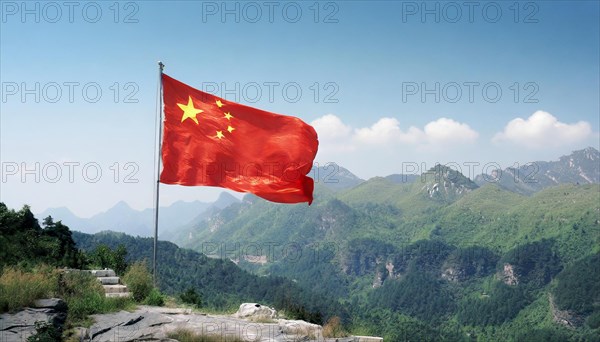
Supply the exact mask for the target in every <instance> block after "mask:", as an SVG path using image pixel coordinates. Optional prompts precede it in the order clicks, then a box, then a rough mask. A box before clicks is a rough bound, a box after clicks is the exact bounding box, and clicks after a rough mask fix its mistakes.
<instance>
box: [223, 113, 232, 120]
mask: <svg viewBox="0 0 600 342" xmlns="http://www.w3.org/2000/svg"><path fill="white" fill-rule="evenodd" d="M232 117H233V115H231V113H229V112H227V113H225V119H227V120H231V118H232Z"/></svg>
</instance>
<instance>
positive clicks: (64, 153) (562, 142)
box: [0, 1, 600, 216]
mask: <svg viewBox="0 0 600 342" xmlns="http://www.w3.org/2000/svg"><path fill="white" fill-rule="evenodd" d="M1 4H2V6H1V10H2V12H1V16H2V17H1V18H0V19H1V27H0V72H1V82H2V89H1V90H2V99H1V100H2V101H1V102H0V105H1V119H0V124H1V127H0V134H1V135H0V142H1V146H0V153H1V161H2V179H1V183H0V186H1V192H0V201H3V202H5V203H7V205H9V206H11V207H20V206H21V205H23V204H25V203H28V204H30V205H31V206H32V207H33V210H34V212H41V211H43V210H44V209H46V208H48V207H59V206H66V207H68V208H70V209H72V210H73V211H74V212H75V213H76V214H78V215H81V216H90V215H92V214H94V213H97V212H101V211H104V210H106V209H107V208H109V207H111V206H112V205H114V204H115V203H116V202H118V201H119V200H124V201H126V202H127V203H129V204H130V205H131V206H132V207H134V208H138V209H142V208H148V207H152V205H153V201H152V194H153V190H152V186H153V178H154V175H155V169H154V166H153V158H154V135H155V131H154V128H155V121H156V120H155V118H156V90H157V80H158V70H157V61H158V60H162V61H163V62H164V63H165V64H166V68H165V72H166V73H167V74H169V75H170V76H172V77H174V78H176V79H179V80H181V81H182V82H184V83H187V84H189V85H191V86H193V87H196V88H199V89H205V90H207V91H211V92H216V95H219V96H224V97H226V98H227V99H230V100H237V101H239V102H242V103H245V104H248V105H251V106H256V107H259V108H262V109H265V110H270V111H274V112H278V113H284V114H289V115H295V116H298V117H300V118H302V119H303V120H305V121H306V122H308V123H311V124H313V125H314V126H315V128H316V129H317V132H318V133H319V139H320V150H319V154H318V156H317V162H319V163H320V164H324V163H327V162H335V163H338V164H339V165H342V166H345V167H347V168H348V169H350V170H351V171H353V172H354V173H355V174H357V175H358V176H360V177H362V178H369V177H373V176H377V175H387V174H391V173H400V172H402V168H403V165H406V163H411V162H416V163H418V164H421V163H425V165H426V166H427V167H431V166H433V165H434V163H435V162H441V163H450V162H454V163H458V164H459V165H463V164H464V163H469V162H478V163H480V166H478V167H476V168H475V171H476V172H478V173H480V172H481V171H483V168H484V166H485V165H486V164H489V163H498V164H499V165H501V166H502V167H506V166H510V165H514V164H515V163H520V164H523V163H526V162H531V161H536V160H553V159H557V158H558V157H559V156H561V155H563V154H567V153H569V152H570V151H572V150H574V149H581V148H584V147H586V146H594V147H596V148H598V144H599V142H598V141H599V138H598V131H599V130H600V129H599V126H600V123H599V113H600V108H599V106H600V105H599V102H600V101H599V95H598V94H599V93H600V89H599V84H600V81H599V74H600V70H599V60H600V53H599V41H600V37H599V31H600V30H599V25H600V24H599V4H598V2H597V1H565V2H561V1H542V2H519V3H517V6H515V4H514V2H478V1H475V2H450V3H448V2H435V1H429V2H413V1H344V2H341V1H340V2H336V1H332V2H328V1H322V2H314V1H306V2H304V1H296V2H260V1H259V2H236V1H227V2H223V1H216V2H213V1H204V2H200V1H181V2H166V1H131V2H127V1H125V2H119V3H117V5H115V2H74V5H68V6H72V7H68V6H67V5H65V4H64V3H63V2H54V3H51V4H49V3H46V2H28V3H26V5H25V6H27V7H26V8H23V7H22V6H23V5H22V2H11V1H2V2H1ZM469 6H472V7H469ZM117 8H118V10H117ZM471 10H472V12H471V13H469V12H470V11H471ZM70 11H71V13H69V12H70ZM259 11H260V12H259ZM223 88H225V89H226V90H225V91H224V92H223ZM84 89H85V93H84V92H83V90H84ZM484 89H485V92H484ZM70 90H72V98H70V95H71V94H69V92H70ZM98 91H100V92H101V94H99V93H98ZM270 91H272V96H270V94H269V93H270ZM299 91H300V92H301V94H300V93H299ZM498 91H500V92H501V94H500V93H498ZM59 92H60V94H59ZM459 92H460V94H459ZM470 92H472V94H470ZM470 95H471V98H470ZM436 96H437V97H438V99H436ZM36 97H38V98H36ZM27 170H29V171H27ZM98 171H100V172H101V174H98ZM464 171H465V173H466V169H465V170H464ZM59 173H60V174H59ZM220 192H221V189H214V188H204V187H201V188H182V187H177V186H162V190H161V197H162V201H161V203H162V204H163V205H169V204H170V203H173V202H174V201H177V200H186V201H190V200H195V199H199V200H205V201H209V200H213V199H215V198H216V196H217V195H218V194H219V193H220Z"/></svg>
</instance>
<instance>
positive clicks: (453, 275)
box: [442, 267, 466, 283]
mask: <svg viewBox="0 0 600 342" xmlns="http://www.w3.org/2000/svg"><path fill="white" fill-rule="evenodd" d="M442 279H445V280H447V281H451V282H454V283H456V282H459V281H463V280H465V279H466V274H465V271H464V270H463V269H462V268H460V267H447V268H444V269H443V270H442Z"/></svg>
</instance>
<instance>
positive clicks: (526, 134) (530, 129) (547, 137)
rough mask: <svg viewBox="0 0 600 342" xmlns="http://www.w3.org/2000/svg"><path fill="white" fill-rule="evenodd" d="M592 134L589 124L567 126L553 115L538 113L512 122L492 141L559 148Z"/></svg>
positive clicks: (582, 122)
mask: <svg viewBox="0 0 600 342" xmlns="http://www.w3.org/2000/svg"><path fill="white" fill-rule="evenodd" d="M591 133H592V128H591V126H590V124H589V123H588V122H585V121H579V122H577V123H573V124H566V123H563V122H560V121H558V119H557V118H556V117H554V116H553V115H552V114H550V113H547V112H544V111H541V110H540V111H537V112H535V113H533V114H532V115H531V116H530V117H529V118H527V119H522V118H516V119H513V120H511V121H510V122H509V123H508V124H507V125H506V127H504V131H502V132H499V133H497V134H496V135H495V136H494V138H493V139H492V141H493V142H495V143H502V142H505V141H506V142H511V143H514V144H517V145H522V146H526V147H529V148H540V147H558V146H562V145H570V144H575V143H579V142H582V141H584V140H585V139H587V138H588V137H589V136H590V134H591Z"/></svg>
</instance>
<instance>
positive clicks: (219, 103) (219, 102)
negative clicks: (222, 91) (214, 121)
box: [217, 100, 224, 108]
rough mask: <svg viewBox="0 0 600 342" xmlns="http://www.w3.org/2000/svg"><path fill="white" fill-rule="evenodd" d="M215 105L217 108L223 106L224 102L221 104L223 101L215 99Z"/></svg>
mask: <svg viewBox="0 0 600 342" xmlns="http://www.w3.org/2000/svg"><path fill="white" fill-rule="evenodd" d="M217 106H219V108H221V107H223V106H224V104H223V102H221V100H217Z"/></svg>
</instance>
